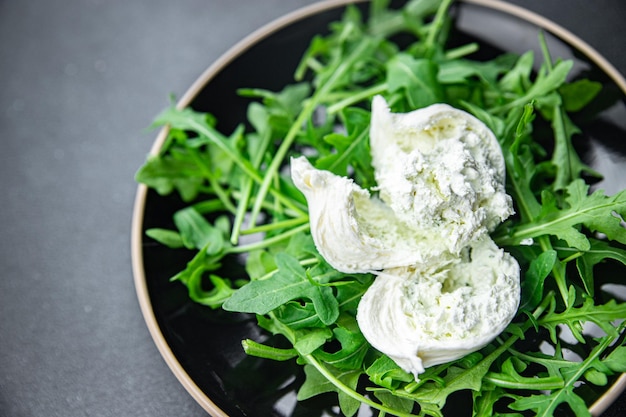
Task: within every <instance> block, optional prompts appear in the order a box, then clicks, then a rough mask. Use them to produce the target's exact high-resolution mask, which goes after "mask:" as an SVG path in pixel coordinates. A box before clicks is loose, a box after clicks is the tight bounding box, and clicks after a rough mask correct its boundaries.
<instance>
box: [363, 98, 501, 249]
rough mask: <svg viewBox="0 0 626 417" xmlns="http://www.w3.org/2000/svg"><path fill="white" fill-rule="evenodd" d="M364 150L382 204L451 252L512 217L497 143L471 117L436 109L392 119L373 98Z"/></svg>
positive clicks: (445, 107)
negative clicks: (367, 150) (367, 145)
mask: <svg viewBox="0 0 626 417" xmlns="http://www.w3.org/2000/svg"><path fill="white" fill-rule="evenodd" d="M370 144H371V153H372V165H373V166H374V172H375V176H376V182H377V183H378V187H379V192H380V198H381V200H383V201H384V202H385V203H386V204H387V205H388V206H389V207H390V208H391V209H392V210H393V211H394V213H396V215H397V216H398V217H399V218H400V219H401V220H402V221H404V222H406V223H407V224H409V225H411V227H413V228H414V229H419V230H423V231H427V232H428V233H429V235H430V236H432V239H433V240H435V239H436V240H438V241H441V242H443V243H444V244H445V246H446V247H447V248H448V250H449V251H451V252H453V253H458V252H459V251H460V250H461V249H463V248H464V247H465V246H466V245H467V244H468V243H469V242H470V241H471V240H473V239H474V238H476V237H478V236H480V235H482V234H483V233H485V232H490V231H493V229H495V227H496V226H497V225H498V224H500V223H501V222H502V221H503V220H505V219H506V218H508V217H509V216H510V215H511V214H512V213H513V210H512V202H511V198H510V196H508V195H507V194H506V191H505V189H504V180H505V165H504V158H503V157H502V151H501V149H500V145H499V143H498V140H497V139H496V137H495V136H494V134H493V133H492V132H491V130H490V129H489V128H487V126H485V125H484V124H483V123H482V122H481V121H480V120H478V119H476V118H475V117H474V116H472V115H470V114H469V113H466V112H464V111H462V110H458V109H455V108H453V107H451V106H448V105H447V104H435V105H432V106H429V107H426V108H423V109H418V110H414V111H412V112H410V113H402V114H394V113H391V112H390V110H389V108H388V106H387V103H386V102H385V100H384V99H383V98H382V97H381V96H376V97H374V100H373V102H372V121H371V129H370Z"/></svg>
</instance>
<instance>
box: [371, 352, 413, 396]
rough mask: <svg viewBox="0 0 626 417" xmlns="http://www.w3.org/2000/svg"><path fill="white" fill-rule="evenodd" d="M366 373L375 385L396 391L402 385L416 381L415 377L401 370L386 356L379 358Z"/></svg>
mask: <svg viewBox="0 0 626 417" xmlns="http://www.w3.org/2000/svg"><path fill="white" fill-rule="evenodd" d="M365 372H366V373H367V375H368V376H369V378H370V380H371V381H372V382H373V383H375V384H376V385H378V386H381V387H384V388H387V389H390V390H395V389H397V388H398V387H400V385H401V384H403V383H407V382H411V381H413V380H414V377H413V375H411V374H409V373H408V372H406V371H405V370H403V369H402V368H400V367H399V366H398V365H397V364H396V363H395V362H394V361H393V360H392V359H391V358H389V357H388V356H385V355H382V356H380V357H378V358H377V359H376V360H375V361H374V363H372V364H371V365H370V366H369V367H368V368H367V369H366V370H365Z"/></svg>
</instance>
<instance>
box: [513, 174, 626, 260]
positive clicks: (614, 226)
mask: <svg viewBox="0 0 626 417" xmlns="http://www.w3.org/2000/svg"><path fill="white" fill-rule="evenodd" d="M588 191H589V186H588V185H587V184H585V182H584V181H583V180H582V179H578V180H576V181H573V182H572V183H571V184H570V185H569V186H568V187H567V189H566V193H567V194H566V197H565V202H566V203H567V204H568V206H567V207H566V208H564V209H562V210H558V209H557V208H555V207H553V208H552V209H550V210H544V213H542V214H541V216H540V217H539V218H537V219H535V220H534V221H532V222H529V223H526V224H523V225H520V226H519V227H516V228H515V230H514V231H513V233H512V237H514V241H515V242H517V243H519V242H520V241H522V240H523V239H527V238H537V237H539V236H544V235H554V236H556V237H557V238H559V239H563V240H565V241H566V242H567V244H568V245H570V246H571V247H573V248H576V249H579V250H582V251H588V250H589V249H591V244H590V242H589V240H588V239H587V237H586V236H585V235H584V234H583V233H581V231H580V230H579V228H578V226H580V225H583V226H585V227H587V228H588V229H589V230H590V231H592V232H600V233H604V234H605V235H606V236H607V237H608V238H609V239H611V240H616V241H618V242H620V243H626V228H624V227H622V226H621V218H622V217H623V216H625V215H626V190H624V191H621V192H620V193H618V194H616V195H614V196H611V197H609V196H606V195H605V194H604V192H603V191H602V190H597V191H595V192H594V193H593V194H591V195H589V194H588ZM544 209H545V207H544ZM616 214H617V215H616ZM501 243H502V242H501Z"/></svg>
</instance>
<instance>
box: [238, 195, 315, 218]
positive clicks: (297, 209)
mask: <svg viewBox="0 0 626 417" xmlns="http://www.w3.org/2000/svg"><path fill="white" fill-rule="evenodd" d="M241 195H242V193H241V191H233V197H234V198H239V197H241ZM256 200H257V198H256V196H251V197H250V201H251V202H255V201H256ZM261 208H263V209H265V210H268V211H270V212H271V211H272V210H273V209H274V206H273V205H271V204H270V202H269V201H267V200H266V201H263V202H262V203H261ZM283 214H285V215H287V216H290V217H303V216H308V215H309V213H308V211H307V210H306V207H301V204H298V202H297V201H293V202H292V203H291V204H290V206H289V207H288V209H286V210H285V211H284V212H283Z"/></svg>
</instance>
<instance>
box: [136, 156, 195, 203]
mask: <svg viewBox="0 0 626 417" xmlns="http://www.w3.org/2000/svg"><path fill="white" fill-rule="evenodd" d="M135 180H136V181H137V182H139V183H142V184H145V185H146V186H148V187H150V188H153V189H154V190H155V191H156V192H157V193H159V194H160V195H167V194H170V193H171V192H172V191H174V190H177V191H178V192H179V194H180V196H181V198H182V199H183V201H191V200H193V199H194V198H196V197H197V195H198V193H199V192H200V187H201V186H202V184H203V183H204V178H203V177H202V173H201V171H200V169H199V168H198V166H197V164H196V163H195V162H194V161H193V160H191V159H190V158H188V157H187V156H186V155H185V154H183V153H180V152H179V153H176V154H173V155H164V156H150V157H149V158H148V159H147V161H146V162H145V163H144V165H143V166H142V167H141V168H140V169H139V171H137V173H136V175H135Z"/></svg>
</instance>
